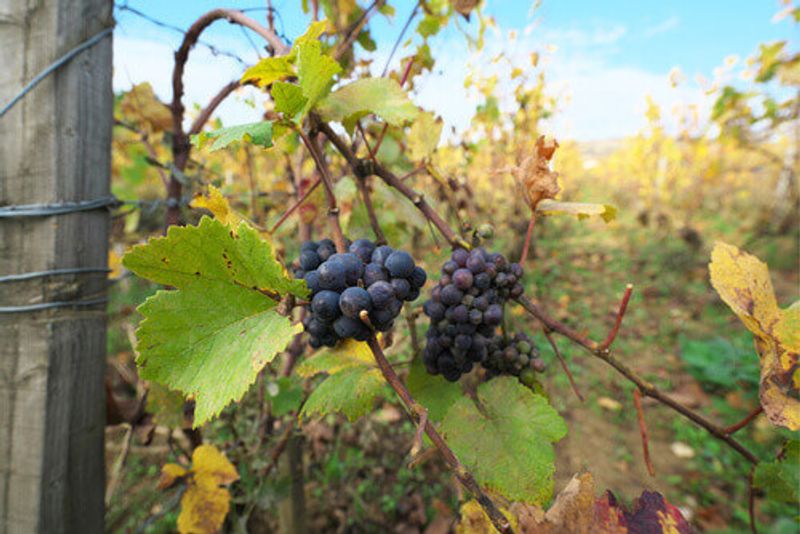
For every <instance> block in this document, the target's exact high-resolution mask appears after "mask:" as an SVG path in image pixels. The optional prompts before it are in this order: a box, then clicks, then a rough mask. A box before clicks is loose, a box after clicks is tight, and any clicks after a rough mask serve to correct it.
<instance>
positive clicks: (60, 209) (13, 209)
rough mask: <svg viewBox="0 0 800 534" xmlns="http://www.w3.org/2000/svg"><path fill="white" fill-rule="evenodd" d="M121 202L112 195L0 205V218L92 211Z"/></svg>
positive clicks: (117, 204)
mask: <svg viewBox="0 0 800 534" xmlns="http://www.w3.org/2000/svg"><path fill="white" fill-rule="evenodd" d="M121 204H122V203H121V202H120V201H119V200H117V198H116V197H114V196H107V197H102V198H98V199H95V200H81V201H78V202H60V203H56V204H20V205H16V206H2V207H0V219H17V218H22V217H49V216H51V215H64V214H66V213H76V212H79V211H92V210H96V209H100V208H107V207H117V206H120V205H121Z"/></svg>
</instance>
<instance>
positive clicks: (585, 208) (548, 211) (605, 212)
mask: <svg viewBox="0 0 800 534" xmlns="http://www.w3.org/2000/svg"><path fill="white" fill-rule="evenodd" d="M536 212H537V213H542V214H544V215H556V214H561V213H566V214H569V215H575V216H576V217H578V218H579V219H584V218H586V217H589V216H590V215H598V216H600V218H602V219H603V220H604V221H605V222H611V221H613V220H614V219H616V218H617V208H615V207H614V206H612V205H610V204H590V203H586V202H560V201H558V200H552V199H544V200H542V201H541V202H539V205H538V206H537V207H536Z"/></svg>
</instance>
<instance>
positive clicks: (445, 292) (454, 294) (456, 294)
mask: <svg viewBox="0 0 800 534" xmlns="http://www.w3.org/2000/svg"><path fill="white" fill-rule="evenodd" d="M463 297H464V293H462V292H461V290H459V289H458V288H457V287H456V286H454V285H452V284H450V285H446V286H444V287H443V288H442V290H441V299H442V304H445V305H447V306H454V305H456V304H458V303H459V302H461V299H462V298H463Z"/></svg>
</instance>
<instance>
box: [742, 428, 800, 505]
mask: <svg viewBox="0 0 800 534" xmlns="http://www.w3.org/2000/svg"><path fill="white" fill-rule="evenodd" d="M753 485H754V486H755V487H757V488H760V489H762V490H764V492H765V493H766V494H767V498H768V499H770V500H774V501H782V502H787V503H796V502H797V500H798V498H800V496H799V495H798V492H800V441H796V440H789V441H788V442H786V444H785V445H784V448H783V454H782V458H781V459H780V460H778V461H775V462H769V463H767V462H762V463H760V464H758V465H757V466H756V472H755V475H754V477H753Z"/></svg>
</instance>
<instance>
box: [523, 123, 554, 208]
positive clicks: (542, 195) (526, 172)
mask: <svg viewBox="0 0 800 534" xmlns="http://www.w3.org/2000/svg"><path fill="white" fill-rule="evenodd" d="M557 148H558V142H557V141H556V140H555V139H549V140H547V139H545V137H544V136H543V135H542V136H539V138H538V139H537V140H536V145H535V146H534V149H533V154H531V155H530V156H528V157H526V158H525V159H523V160H522V162H521V163H520V164H519V165H518V166H517V167H516V168H515V169H514V176H515V178H516V179H517V182H518V183H519V184H520V186H521V187H522V190H523V191H524V192H525V200H526V201H527V202H528V206H530V208H531V211H536V206H537V205H538V204H539V202H541V201H542V200H544V199H546V198H555V197H556V195H557V194H558V192H559V191H561V187H559V185H558V173H557V172H553V171H552V170H550V160H552V159H553V154H554V153H555V151H556V149H557Z"/></svg>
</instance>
